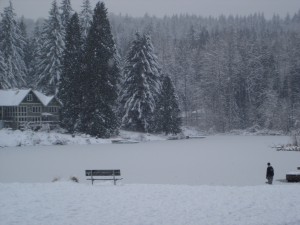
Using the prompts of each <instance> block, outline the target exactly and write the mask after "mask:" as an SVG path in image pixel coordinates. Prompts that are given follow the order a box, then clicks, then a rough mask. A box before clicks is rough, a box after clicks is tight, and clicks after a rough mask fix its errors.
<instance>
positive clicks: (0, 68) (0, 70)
mask: <svg viewBox="0 0 300 225" xmlns="http://www.w3.org/2000/svg"><path fill="white" fill-rule="evenodd" d="M5 72H6V64H5V61H4V57H3V53H2V51H1V49H0V89H3V88H4V87H8V86H9V84H7V83H6V79H5Z"/></svg>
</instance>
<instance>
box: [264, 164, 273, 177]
mask: <svg viewBox="0 0 300 225" xmlns="http://www.w3.org/2000/svg"><path fill="white" fill-rule="evenodd" d="M273 176H274V169H273V167H272V166H268V168H267V175H266V177H273Z"/></svg>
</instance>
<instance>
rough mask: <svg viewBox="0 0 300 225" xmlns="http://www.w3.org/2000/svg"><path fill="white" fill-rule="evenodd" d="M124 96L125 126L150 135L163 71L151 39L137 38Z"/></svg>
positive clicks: (127, 67)
mask: <svg viewBox="0 0 300 225" xmlns="http://www.w3.org/2000/svg"><path fill="white" fill-rule="evenodd" d="M124 77H125V81H124V83H123V85H122V90H121V96H120V107H121V108H120V111H121V117H122V126H123V127H124V128H125V129H130V130H135V131H142V132H148V131H150V125H151V122H152V120H153V113H154V110H155V107H156V103H157V99H158V95H159V93H160V88H161V82H160V67H159V64H158V60H157V57H156V55H155V54H154V50H153V46H152V42H151V39H150V36H148V35H142V36H141V35H140V34H139V33H137V34H136V38H135V40H134V41H133V42H132V46H131V49H130V51H129V53H128V55H127V61H126V66H125V68H124Z"/></svg>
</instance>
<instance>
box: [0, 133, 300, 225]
mask: <svg viewBox="0 0 300 225" xmlns="http://www.w3.org/2000/svg"><path fill="white" fill-rule="evenodd" d="M0 138H1V136H0ZM153 139H155V138H153ZM157 139H159V138H157ZM157 139H156V141H151V142H143V143H138V144H85V145H83V144H69V145H62V146H57V145H56V146H40V145H36V146H21V147H5V148H0V199H1V201H0V225H11V224H18V225H19V224H20V225H35V224H36V225H56V224H57V225H68V224H70V225H73V224H76V225H86V224H89V225H93V224H95V225H99V224H100V225H102V224H103V225H118V224H120V225H148V224H149V225H150V224H154V225H155V224H162V225H176V224H178V225H185V224H186V225H194V224H195V225H202V224H203V225H206V224H212V225H217V224H220V225H227V224H228V225H234V224H238V225H243V224H247V225H252V224H253V225H259V224H268V225H284V224H286V225H298V224H300V213H299V212H300V198H299V196H300V188H299V187H300V186H299V185H300V184H298V183H296V184H289V183H284V182H281V181H280V180H281V179H284V178H285V174H286V172H288V171H292V170H295V169H296V168H297V167H299V166H300V161H299V156H300V155H299V154H300V153H299V152H284V151H276V150H275V149H274V148H271V147H272V146H274V145H278V144H286V143H288V142H289V141H290V139H289V137H285V136H208V137H206V138H204V139H189V140H176V141H159V140H157ZM2 142H4V141H3V140H2ZM0 143H1V140H0ZM269 161H270V162H271V163H272V165H273V166H274V169H275V177H274V180H275V181H274V185H272V186H270V185H267V184H265V181H266V180H265V170H266V164H267V162H269ZM86 169H121V173H122V177H123V180H122V182H120V183H119V184H118V185H117V186H113V185H112V184H111V183H110V182H107V183H103V182H99V181H98V182H97V181H96V184H95V185H94V186H92V185H91V184H90V182H88V181H86V180H85V179H86V178H85V176H84V170H86ZM70 176H76V177H77V178H78V179H79V181H80V183H79V184H78V183H73V182H71V181H69V178H70ZM55 178H59V181H58V182H54V183H53V182H51V181H52V180H53V179H55Z"/></svg>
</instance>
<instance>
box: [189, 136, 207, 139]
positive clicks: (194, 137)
mask: <svg viewBox="0 0 300 225" xmlns="http://www.w3.org/2000/svg"><path fill="white" fill-rule="evenodd" d="M200 138H205V137H204V136H186V139H200Z"/></svg>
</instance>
